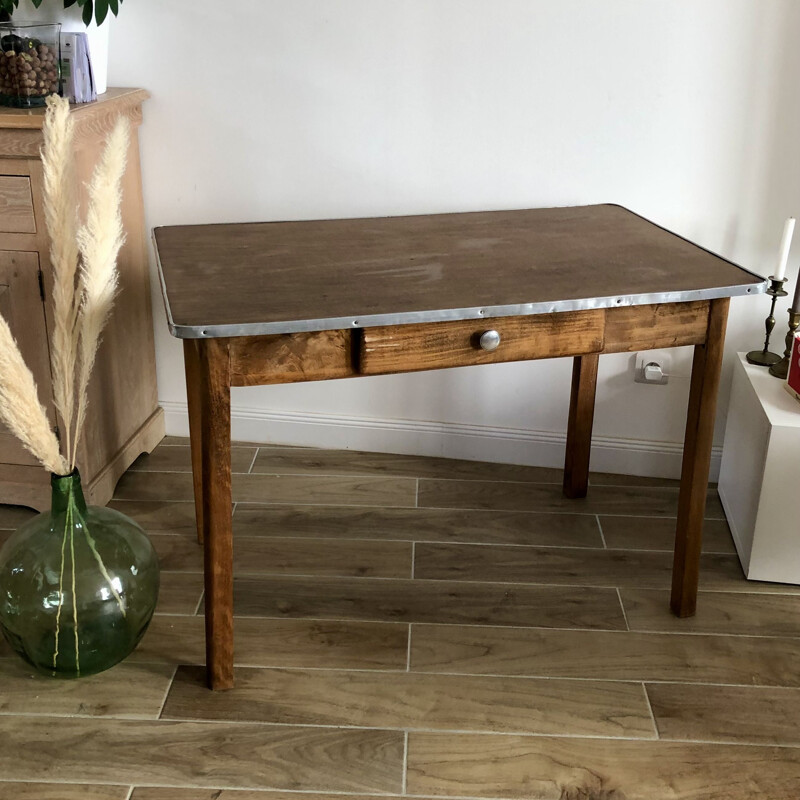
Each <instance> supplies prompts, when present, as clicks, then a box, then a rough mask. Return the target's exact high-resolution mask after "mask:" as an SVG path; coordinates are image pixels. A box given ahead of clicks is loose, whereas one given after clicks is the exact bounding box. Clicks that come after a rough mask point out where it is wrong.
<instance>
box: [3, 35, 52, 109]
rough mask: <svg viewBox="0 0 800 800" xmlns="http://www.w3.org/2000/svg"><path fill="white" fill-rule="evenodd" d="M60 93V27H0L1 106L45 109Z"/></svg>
mask: <svg viewBox="0 0 800 800" xmlns="http://www.w3.org/2000/svg"><path fill="white" fill-rule="evenodd" d="M60 91H61V24H60V23H52V24H48V25H14V23H13V22H3V23H0V105H4V106H11V107H13V108H36V107H37V106H43V105H44V101H45V98H46V97H47V95H49V94H53V93H60Z"/></svg>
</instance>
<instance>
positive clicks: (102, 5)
mask: <svg viewBox="0 0 800 800" xmlns="http://www.w3.org/2000/svg"><path fill="white" fill-rule="evenodd" d="M107 16H108V0H94V18H95V21H96V22H97V24H98V25H102V24H103V23H104V22H105V21H106V17H107Z"/></svg>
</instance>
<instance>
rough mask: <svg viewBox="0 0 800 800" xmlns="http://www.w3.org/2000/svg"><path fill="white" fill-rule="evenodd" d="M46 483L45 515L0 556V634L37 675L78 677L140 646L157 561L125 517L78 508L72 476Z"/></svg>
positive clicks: (154, 594) (152, 601)
mask: <svg viewBox="0 0 800 800" xmlns="http://www.w3.org/2000/svg"><path fill="white" fill-rule="evenodd" d="M51 485H52V508H51V510H50V512H49V513H44V514H39V516H37V517H34V519H32V520H30V521H29V522H27V523H25V525H23V526H22V527H21V528H20V529H19V530H18V531H16V533H14V534H13V535H12V536H11V538H10V539H9V540H8V541H7V542H6V543H5V545H4V546H3V548H2V549H0V630H2V632H3V635H4V636H5V638H6V640H7V641H8V643H9V644H10V645H11V647H12V648H13V649H14V650H15V651H16V652H17V653H19V655H20V656H22V658H24V659H25V660H26V661H27V662H28V663H29V664H32V665H33V666H34V667H36V668H37V669H38V670H39V671H41V672H44V673H46V674H49V675H53V676H58V677H66V678H73V677H75V678H76V677H80V676H82V675H91V674H93V673H96V672H102V671H103V670H105V669H108V668H109V667H112V666H114V664H116V663H118V662H119V661H121V660H122V659H123V658H125V657H126V656H127V655H129V654H130V653H131V652H132V651H133V650H134V648H135V647H136V645H137V644H138V643H139V640H140V639H141V638H142V635H143V634H144V632H145V630H146V629H147V626H148V625H149V623H150V619H151V617H152V616H153V612H154V610H155V607H156V601H157V600H158V586H159V570H158V560H157V558H156V554H155V551H154V550H153V546H152V544H151V543H150V540H149V539H148V538H147V536H146V535H145V533H144V531H143V530H142V529H141V528H140V527H139V526H138V525H137V524H136V523H135V522H134V521H133V520H132V519H130V518H128V517H126V516H125V515H124V514H121V513H120V512H119V511H114V510H113V509H110V508H100V507H97V506H89V507H87V506H86V502H85V500H84V498H83V492H82V490H81V479H80V475H79V474H78V472H77V471H75V472H73V473H72V474H71V475H53V476H52V479H51Z"/></svg>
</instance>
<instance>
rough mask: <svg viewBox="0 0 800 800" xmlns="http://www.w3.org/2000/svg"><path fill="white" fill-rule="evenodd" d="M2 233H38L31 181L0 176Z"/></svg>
mask: <svg viewBox="0 0 800 800" xmlns="http://www.w3.org/2000/svg"><path fill="white" fill-rule="evenodd" d="M0 233H36V219H35V217H34V214H33V197H32V196H31V180H30V178H28V177H27V176H24V175H0Z"/></svg>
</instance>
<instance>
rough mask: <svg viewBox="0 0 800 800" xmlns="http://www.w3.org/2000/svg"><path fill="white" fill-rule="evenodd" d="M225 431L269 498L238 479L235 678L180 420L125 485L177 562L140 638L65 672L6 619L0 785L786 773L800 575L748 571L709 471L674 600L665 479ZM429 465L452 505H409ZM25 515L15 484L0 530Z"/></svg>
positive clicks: (9, 799)
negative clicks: (218, 643)
mask: <svg viewBox="0 0 800 800" xmlns="http://www.w3.org/2000/svg"><path fill="white" fill-rule="evenodd" d="M237 449H239V450H240V455H239V456H238V459H239V460H238V464H239V469H240V470H242V471H241V472H238V473H236V474H235V475H234V476H233V483H234V492H235V491H236V481H237V480H240V479H244V481H245V488H246V492H245V493H244V494H245V496H247V497H254V498H256V501H255V502H246V503H242V502H241V501H239V502H235V501H234V502H235V507H234V512H233V521H234V531H235V534H234V542H233V552H234V558H235V559H236V569H237V570H238V571H239V577H238V579H237V580H235V583H234V614H235V615H236V625H235V631H236V640H235V654H236V665H237V666H236V668H235V671H234V675H235V679H236V681H235V682H236V686H235V688H234V689H232V690H230V691H228V692H221V693H211V692H209V691H208V690H206V689H205V688H204V684H203V670H202V664H203V663H204V660H205V643H204V624H203V618H202V610H203V604H202V574H201V573H200V572H199V569H200V566H201V559H202V548H201V547H200V546H198V544H197V542H196V534H195V519H194V504H193V502H192V500H191V491H192V487H191V481H190V478H189V466H190V463H191V459H190V455H189V447H188V443H187V440H185V439H180V438H170V439H168V440H167V442H166V443H165V444H164V445H163V446H162V447H160V448H159V449H157V450H156V451H155V453H153V455H152V456H150V457H148V458H145V459H141V460H140V461H139V463H138V464H137V467H136V470H135V471H131V472H130V473H129V474H128V476H127V477H126V479H125V480H124V481H123V483H122V485H121V487H120V493H121V494H122V495H124V496H126V497H128V498H129V499H116V500H114V503H113V505H114V506H115V507H117V508H120V509H121V510H123V511H126V512H128V513H130V514H131V515H132V516H133V517H134V518H135V519H137V520H139V521H140V522H141V523H142V524H143V525H144V526H145V528H146V529H147V530H148V531H149V532H150V533H151V536H152V539H153V541H154V543H155V546H156V549H157V552H158V554H159V557H160V559H161V563H162V589H161V595H160V599H159V606H158V609H157V613H156V616H155V617H154V619H153V622H152V624H151V626H150V628H149V630H148V631H147V633H146V634H145V637H144V639H143V641H142V643H141V644H140V646H139V648H138V649H137V650H136V652H135V653H134V654H133V655H132V656H131V657H130V658H129V659H128V660H127V661H125V662H124V663H123V664H121V665H119V666H117V667H115V668H114V669H112V670H109V671H108V672H106V673H102V674H101V675H97V676H93V677H90V678H88V679H85V680H82V681H75V682H67V683H64V682H61V681H58V682H54V681H52V680H51V679H49V678H45V677H41V676H38V675H35V674H34V673H33V672H31V671H30V670H29V668H28V667H27V666H26V665H24V664H23V663H22V662H21V661H20V660H19V659H17V658H16V657H15V656H14V655H13V653H12V652H11V650H10V648H9V646H8V644H7V643H6V642H5V641H3V640H0V736H1V737H2V741H3V747H2V748H0V800H131V798H132V800H297V798H298V796H299V795H302V797H303V800H356V798H358V800H378V798H379V797H383V798H387V799H388V800H401V798H403V797H415V798H418V800H433V798H440V799H441V798H442V797H452V798H459V800H463V798H481V797H487V798H492V800H513V798H516V797H519V798H520V799H521V800H522V799H523V798H524V800H529V798H530V800H542V798H544V799H545V800H645V799H646V800H709V799H710V800H756V798H758V799H759V800H760V798H762V797H763V798H768V800H797V796H798V795H797V786H798V785H800V757H799V756H798V754H800V737H798V733H797V727H798V726H797V724H796V718H797V717H798V715H800V699H798V698H799V697H800V679H799V678H798V675H800V672H798V669H797V664H798V663H800V587H797V586H790V585H785V584H774V583H773V584H765V583H760V582H756V581H747V580H745V578H744V577H743V575H742V573H741V569H740V568H739V566H738V563H737V559H736V556H735V555H733V552H732V548H731V544H730V540H729V536H730V533H729V531H728V528H727V525H726V524H725V522H724V520H723V519H721V518H720V519H708V516H709V515H711V516H716V515H719V516H720V517H721V513H720V510H719V505H718V500H716V499H715V498H714V495H713V493H712V494H709V498H710V502H709V504H708V506H707V508H706V517H707V518H706V519H705V520H704V522H703V528H704V533H705V534H706V541H705V545H706V549H707V550H709V552H706V553H704V554H703V556H702V570H701V576H702V581H701V591H700V595H699V603H698V611H697V615H696V616H695V617H692V618H690V619H683V620H682V619H678V618H676V617H675V616H673V615H672V614H671V613H670V611H669V608H668V598H669V593H670V590H669V576H670V561H671V557H672V556H671V553H670V552H669V549H670V532H671V530H672V528H673V526H674V523H675V517H674V514H675V513H676V506H675V499H676V497H677V491H676V486H675V483H674V481H672V482H670V481H669V480H663V479H645V478H641V477H638V476H619V475H613V476H609V475H599V474H593V475H592V476H590V485H589V498H588V501H584V500H576V501H572V503H571V504H570V505H566V506H564V507H557V504H556V500H555V498H558V502H559V503H560V502H562V501H563V498H561V497H560V486H559V485H558V483H557V482H555V483H548V480H549V479H550V478H551V475H550V474H549V473H548V472H547V471H542V472H538V471H537V470H536V468H527V469H526V468H524V467H514V466H512V465H506V466H500V467H496V466H495V465H488V464H484V465H482V464H476V463H473V462H461V461H458V460H447V459H436V460H431V461H430V462H429V461H428V460H426V459H423V458H412V457H409V456H396V457H395V456H390V455H386V454H377V455H370V454H364V453H349V452H346V453H336V452H330V451H318V450H313V449H310V448H298V449H296V450H292V449H289V448H285V447H277V448H276V447H271V446H265V447H259V446H258V445H256V444H252V443H251V444H249V445H236V446H235V447H234V454H235V452H236V450H237ZM234 457H235V458H236V456H235V455H234ZM245 462H247V463H245ZM254 462H255V464H260V465H261V467H262V468H263V469H264V470H265V472H264V473H263V474H250V472H249V470H250V467H251V465H252V464H253V463H254ZM331 477H332V478H334V479H335V481H337V483H336V484H330V483H326V482H327V481H328V480H329V478H331ZM298 479H302V480H301V483H297V482H296V481H297V480H298ZM418 479H419V480H420V485H421V488H422V489H423V491H422V492H421V494H420V496H421V499H422V500H423V502H425V501H428V500H431V499H434V498H435V497H436V496H438V497H439V498H442V497H446V499H447V502H448V503H450V504H451V505H452V506H453V507H451V508H418V507H415V506H414V494H410V493H409V492H408V487H409V486H410V487H414V488H416V482H417V480H418ZM541 479H544V481H545V482H544V483H542V482H540V480H541ZM249 481H252V482H251V483H250V484H249V485H246V484H247V482H249ZM281 481H286V482H287V483H286V484H284V486H287V487H288V490H286V489H284V490H281V491H282V492H284V494H283V495H282V496H283V498H285V499H288V501H282V500H281V492H280V491H278V490H277V489H276V486H280V482H281ZM314 481H317V482H318V483H319V486H320V488H319V489H315V488H314V486H313V484H314ZM371 481H380V482H381V483H380V484H379V485H380V487H382V488H380V489H378V493H383V494H382V495H380V494H378V493H373V494H371V495H368V494H367V493H366V489H360V490H357V491H355V492H354V491H353V487H355V486H364V487H366V486H367V485H368V484H370V482H371ZM398 483H399V485H400V486H401V489H400V490H399V491H400V494H399V495H398V494H397V492H398V489H397V485H398ZM450 484H452V488H451V490H449V491H446V486H447V485H450ZM370 485H371V484H370ZM334 486H337V487H339V489H340V490H341V489H342V488H343V487H349V488H348V489H346V490H345V491H341V493H340V494H337V495H332V493H333V492H334V491H337V490H336V489H334ZM392 486H394V488H391V487H392ZM301 487H302V488H303V489H306V488H308V491H309V492H310V494H311V496H312V497H317V498H319V499H323V498H322V497H321V496H320V495H322V496H325V497H331V496H333V497H335V500H336V502H341V501H342V500H346V501H351V502H352V499H353V498H358V499H363V498H364V497H367V496H371V497H372V498H373V501H374V500H375V498H376V497H378V496H380V497H381V500H382V501H383V502H388V503H389V504H393V503H394V502H396V499H397V497H398V496H400V497H402V496H405V497H407V498H410V499H409V503H410V505H409V506H408V507H402V508H399V507H396V506H394V505H388V506H387V505H332V504H331V503H330V502H327V503H326V502H322V503H320V504H317V505H303V504H298V503H297V502H296V498H297V492H298V490H299V489H300V488H301ZM470 487H472V491H470ZM374 488H375V487H374V486H373V488H372V489H370V492H373V490H374ZM431 488H435V490H436V492H435V494H434V493H431V492H430V491H429V490H430V489H431ZM259 492H261V494H259ZM348 492H351V493H350V494H348ZM403 493H405V495H403ZM595 497H596V498H597V499H596V500H595V499H594V498H595ZM146 498H149V499H146ZM169 498H175V499H169ZM267 498H268V501H267V502H263V501H264V500H265V499H267ZM476 498H477V502H478V503H480V504H481V505H484V506H485V507H483V508H478V509H473V508H464V507H462V506H463V505H470V504H473V503H475V502H476ZM515 498H523V499H522V500H520V499H516V500H515ZM259 500H261V501H262V502H258V501H259ZM514 503H518V504H520V505H522V506H523V507H524V508H528V509H532V508H535V509H542V508H549V509H550V510H549V511H542V510H517V511H508V510H502V507H506V506H509V505H513V504H514ZM593 503H594V505H593ZM498 507H501V508H498ZM576 508H577V509H580V510H581V511H582V512H583V513H575V509H576ZM601 508H606V509H612V511H611V512H604V513H601V514H600V516H599V518H598V516H597V514H598V510H599V509H601ZM644 509H651V510H649V511H646V512H645V511H644ZM652 509H656V512H653V511H652ZM652 513H657V514H659V515H660V516H652ZM669 514H671V515H672V516H669ZM31 516H32V514H31V512H29V511H26V510H21V509H14V508H6V507H0V544H2V541H3V540H4V539H5V538H7V537H8V536H10V535H11V530H12V529H13V528H15V527H17V526H18V525H20V524H22V523H23V522H25V521H27V520H28V519H30V518H31ZM601 528H602V531H603V534H602V535H601ZM412 554H413V557H414V558H413V569H414V572H413V577H411V575H412V573H411V568H412ZM245 570H247V571H249V574H248V572H245ZM399 571H403V576H402V577H389V576H391V575H394V574H399ZM649 587H655V588H649Z"/></svg>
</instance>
